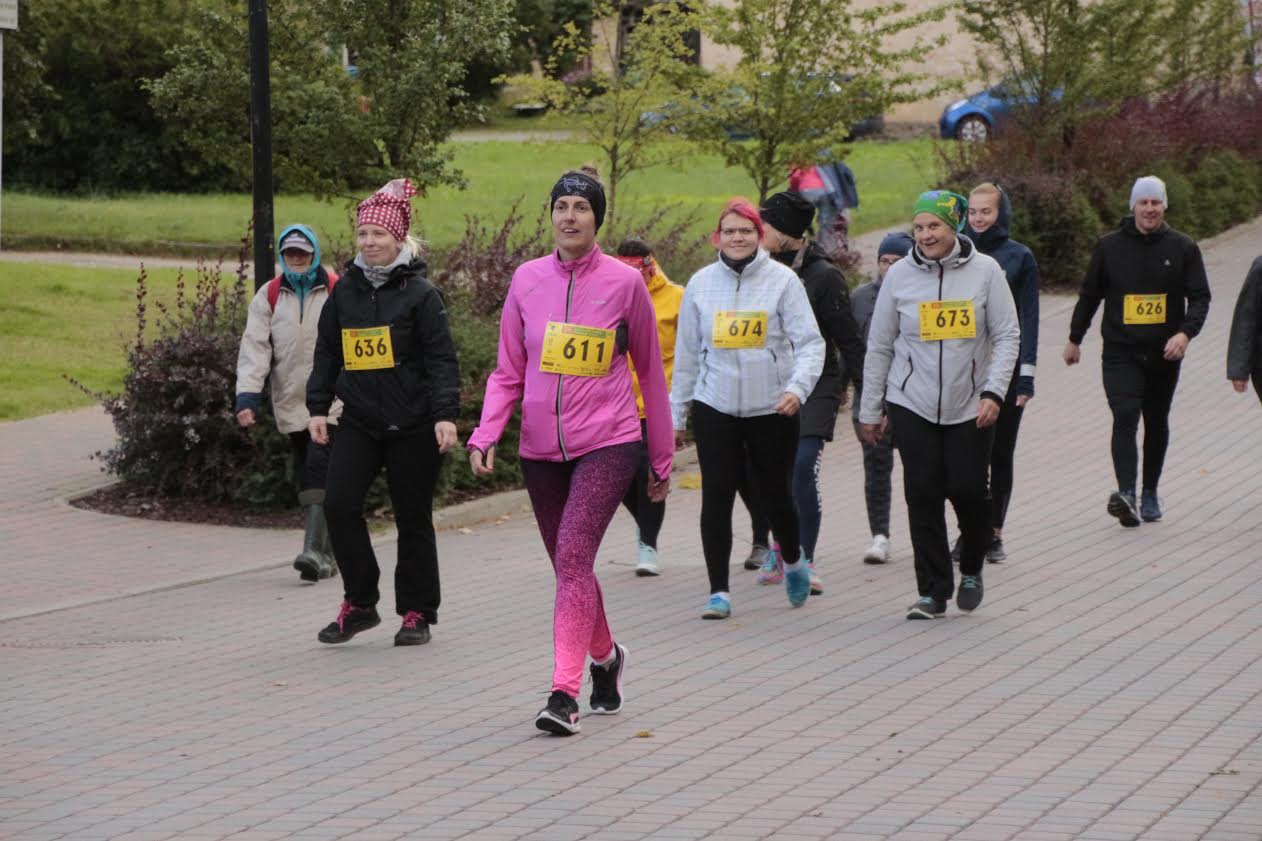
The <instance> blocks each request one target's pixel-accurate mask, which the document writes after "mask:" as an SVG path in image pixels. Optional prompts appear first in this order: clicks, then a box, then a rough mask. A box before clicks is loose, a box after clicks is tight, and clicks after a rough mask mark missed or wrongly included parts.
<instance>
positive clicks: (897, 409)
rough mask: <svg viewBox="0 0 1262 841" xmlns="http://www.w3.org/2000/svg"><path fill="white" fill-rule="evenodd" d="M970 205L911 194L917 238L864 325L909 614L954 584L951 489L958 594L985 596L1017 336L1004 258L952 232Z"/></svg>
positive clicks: (867, 430) (947, 593)
mask: <svg viewBox="0 0 1262 841" xmlns="http://www.w3.org/2000/svg"><path fill="white" fill-rule="evenodd" d="M967 206H968V203H967V200H966V199H965V198H964V197H963V196H960V195H957V194H956V193H951V192H948V191H946V190H931V191H929V192H927V193H923V194H922V195H921V196H920V198H918V199H917V200H916V203H915V206H914V209H913V211H912V213H913V215H912V233H913V235H914V237H915V240H916V245H915V247H914V248H913V249H912V251H911V253H910V254H909V255H908V256H907V257H906V258H905V259H902V260H899V261H898V262H897V263H895V264H894V266H893V267H892V268H891V269H890V270H889V273H888V274H886V276H885V281H884V283H883V284H882V285H881V291H880V294H879V295H878V296H877V299H876V309H875V310H874V311H873V313H872V323H871V326H870V328H869V332H868V352H867V357H866V360H865V362H864V369H863V397H862V400H863V403H862V406H861V408H860V410H859V420H860V422H861V423H862V425H863V437H864V440H866V441H867V442H868V443H876V442H877V441H878V440H880V437H881V435H882V433H883V432H884V431H885V428H886V425H887V423H888V424H892V426H893V430H894V444H895V446H897V447H898V453H899V457H900V458H901V460H902V463H903V484H904V489H903V491H904V495H905V496H906V498H907V514H908V521H909V524H910V529H911V543H912V551H913V554H914V556H915V561H916V585H917V589H918V590H919V596H920V598H919V599H918V600H917V601H916V602H915V604H913V605H912V606H911V607H910V608H909V609H908V612H907V618H908V619H934V618H937V617H940V616H942V615H944V614H945V613H946V603H947V600H948V599H950V598H951V595H952V592H953V590H954V582H953V570H952V567H951V556H950V550H949V548H948V546H947V530H946V511H945V503H946V501H947V500H950V501H951V503H952V505H953V506H954V508H955V510H956V512H957V514H958V515H959V518H960V531H961V535H962V539H963V546H962V553H961V558H960V588H959V592H958V593H956V594H955V604H956V607H958V608H959V609H960V610H962V611H965V612H969V611H972V610H974V609H976V608H977V607H978V605H980V604H981V601H982V558H983V556H984V555H985V553H986V547H987V546H989V545H990V540H991V536H992V532H991V529H990V509H989V505H988V504H987V500H986V472H987V467H988V466H989V464H990V445H991V440H992V438H993V435H994V429H993V427H994V424H995V420H996V419H997V418H998V417H999V409H1000V407H1001V406H1002V405H1003V396H1004V394H1005V393H1006V392H1007V390H1008V385H1009V383H1010V382H1011V380H1012V370H1013V367H1014V366H1015V365H1016V361H1017V353H1018V351H1019V349H1020V343H1021V331H1020V328H1019V327H1018V324H1017V308H1016V305H1015V304H1014V303H1013V300H1012V292H1011V291H1010V290H1009V289H1008V280H1007V278H1006V277H1005V276H1004V272H1003V269H1002V268H1001V267H1000V266H999V264H998V263H997V262H995V260H994V259H993V258H991V257H988V256H986V255H985V254H981V253H979V252H978V251H977V248H976V246H974V245H973V243H972V241H971V240H969V239H968V238H967V237H965V236H962V235H960V233H959V231H960V230H961V229H962V228H963V226H964V220H965V217H966V212H967V211H966V208H967ZM887 412H888V414H886V413H887Z"/></svg>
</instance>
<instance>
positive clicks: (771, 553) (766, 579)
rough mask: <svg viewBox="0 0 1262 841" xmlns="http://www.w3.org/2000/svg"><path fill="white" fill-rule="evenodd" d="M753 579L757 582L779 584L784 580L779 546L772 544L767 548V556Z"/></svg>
mask: <svg viewBox="0 0 1262 841" xmlns="http://www.w3.org/2000/svg"><path fill="white" fill-rule="evenodd" d="M755 580H756V581H757V582H758V583H759V584H779V583H780V582H781V581H783V580H784V562H783V561H781V560H780V546H779V545H778V544H773V545H772V547H771V548H770V549H768V550H767V557H766V558H764V559H763V562H762V566H761V567H759V568H758V575H757V577H756V578H755Z"/></svg>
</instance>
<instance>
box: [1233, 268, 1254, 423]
mask: <svg viewBox="0 0 1262 841" xmlns="http://www.w3.org/2000/svg"><path fill="white" fill-rule="evenodd" d="M1249 377H1253V390H1254V391H1256V392H1257V393H1258V399H1259V400H1262V257H1259V258H1258V259H1256V260H1254V261H1253V265H1252V266H1250V267H1249V274H1247V275H1245V279H1244V286H1242V287H1240V297H1239V298H1237V299H1236V311H1235V314H1233V315H1232V317H1231V335H1230V337H1229V338H1228V339H1227V379H1229V380H1231V384H1232V386H1233V387H1234V388H1235V389H1236V391H1239V392H1242V393H1243V392H1244V390H1245V388H1246V387H1247V386H1248V385H1249Z"/></svg>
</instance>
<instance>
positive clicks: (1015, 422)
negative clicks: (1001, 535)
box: [990, 385, 1025, 529]
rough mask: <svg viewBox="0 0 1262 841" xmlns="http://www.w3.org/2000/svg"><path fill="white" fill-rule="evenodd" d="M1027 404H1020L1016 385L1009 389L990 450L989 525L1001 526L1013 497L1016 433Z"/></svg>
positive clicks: (1001, 408) (998, 527)
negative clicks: (1018, 403)
mask: <svg viewBox="0 0 1262 841" xmlns="http://www.w3.org/2000/svg"><path fill="white" fill-rule="evenodd" d="M1023 414H1025V407H1024V406H1018V405H1017V390H1016V387H1015V385H1014V386H1013V387H1012V388H1009V389H1008V395H1007V396H1006V397H1005V398H1004V401H1003V406H1001V407H1000V408H999V420H997V421H995V443H994V446H993V447H992V448H991V451H990V525H991V527H992V528H996V529H1002V528H1003V522H1004V520H1005V519H1007V517H1008V503H1009V502H1010V501H1011V500H1012V484H1013V474H1014V468H1015V462H1016V453H1017V433H1018V432H1019V431H1020V429H1021V416H1022V415H1023Z"/></svg>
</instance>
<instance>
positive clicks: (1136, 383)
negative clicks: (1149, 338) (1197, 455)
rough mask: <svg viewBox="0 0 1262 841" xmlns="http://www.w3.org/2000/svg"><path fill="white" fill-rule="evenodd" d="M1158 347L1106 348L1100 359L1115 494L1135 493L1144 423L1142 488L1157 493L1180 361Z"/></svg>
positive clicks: (1116, 346)
mask: <svg viewBox="0 0 1262 841" xmlns="http://www.w3.org/2000/svg"><path fill="white" fill-rule="evenodd" d="M1163 349H1164V348H1163V346H1162V345H1145V346H1130V345H1117V344H1106V345H1105V346H1104V352H1103V355H1102V356H1101V368H1102V374H1103V379H1104V393H1105V395H1106V396H1107V397H1108V399H1109V409H1111V410H1112V411H1113V442H1112V449H1113V472H1114V473H1115V474H1116V475H1117V487H1118V490H1122V491H1128V492H1131V493H1133V492H1134V491H1135V476H1136V474H1137V473H1138V468H1139V451H1138V448H1137V447H1136V445H1135V436H1136V434H1137V433H1138V431H1139V421H1140V418H1141V417H1142V418H1143V421H1144V476H1143V478H1144V484H1143V489H1144V490H1147V491H1152V492H1154V493H1155V492H1156V490H1157V482H1158V481H1160V479H1161V468H1162V467H1163V466H1164V465H1165V461H1166V448H1167V447H1168V446H1169V445H1170V404H1171V403H1172V402H1173V401H1174V390H1175V388H1176V387H1177V386H1178V384H1179V369H1180V367H1181V366H1182V360H1175V361H1173V362H1170V361H1168V360H1166V359H1165V358H1164V357H1163V356H1162V352H1163Z"/></svg>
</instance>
